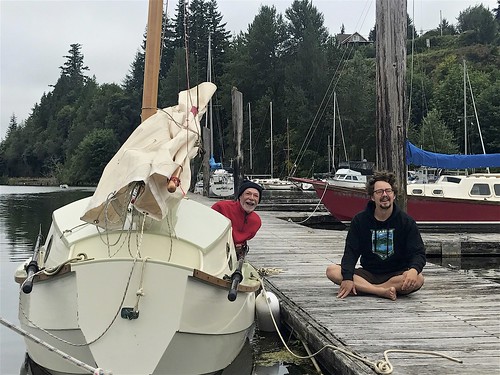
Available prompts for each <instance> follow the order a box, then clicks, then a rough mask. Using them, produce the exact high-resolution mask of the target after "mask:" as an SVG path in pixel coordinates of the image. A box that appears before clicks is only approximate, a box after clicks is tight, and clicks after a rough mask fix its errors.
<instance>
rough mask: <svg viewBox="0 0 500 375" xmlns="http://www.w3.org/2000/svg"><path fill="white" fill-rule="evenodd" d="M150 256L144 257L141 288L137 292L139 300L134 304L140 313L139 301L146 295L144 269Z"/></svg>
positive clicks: (135, 309)
mask: <svg viewBox="0 0 500 375" xmlns="http://www.w3.org/2000/svg"><path fill="white" fill-rule="evenodd" d="M148 259H149V257H145V258H143V259H142V267H141V281H140V283H139V289H137V292H135V295H136V296H137V302H136V303H135V306H134V312H136V313H139V301H140V300H141V297H144V295H145V294H144V287H143V285H144V269H145V268H146V262H147V261H148Z"/></svg>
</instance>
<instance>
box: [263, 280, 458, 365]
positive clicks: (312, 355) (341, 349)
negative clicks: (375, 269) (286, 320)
mask: <svg viewBox="0 0 500 375" xmlns="http://www.w3.org/2000/svg"><path fill="white" fill-rule="evenodd" d="M261 285H262V292H263V293H264V297H266V296H265V293H267V292H266V289H265V286H264V281H262V282H261ZM265 300H266V303H267V307H268V309H269V314H270V315H271V319H272V321H273V324H274V327H275V328H276V332H277V333H278V336H279V337H280V339H281V342H282V343H283V345H284V346H285V348H286V350H287V351H288V352H289V353H290V354H291V355H292V356H294V357H295V358H298V359H311V358H313V357H315V356H316V355H318V354H319V353H320V352H322V351H323V350H324V349H326V348H330V349H332V350H333V351H339V352H341V353H343V354H345V355H347V356H349V357H352V358H355V359H357V360H359V361H361V362H363V363H365V364H367V365H368V366H370V367H371V368H372V369H373V370H374V371H375V372H376V373H377V374H382V375H389V374H392V371H393V369H394V367H393V366H392V364H391V362H390V361H389V356H388V354H389V353H413V354H428V355H434V356H438V357H443V358H446V359H449V360H450V361H454V362H457V363H463V361H461V360H460V359H456V358H453V357H450V356H447V355H446V354H442V353H439V352H435V351H427V350H403V349H388V350H386V351H384V359H383V360H378V361H375V362H374V361H370V360H368V359H366V358H363V357H360V356H358V355H356V354H354V353H353V352H350V351H348V350H345V349H343V348H341V347H339V346H336V345H325V346H323V347H322V348H321V349H319V350H318V351H317V352H315V353H313V354H310V355H307V356H300V355H297V354H295V353H294V352H292V350H291V349H290V348H289V347H288V345H287V344H286V343H285V340H284V338H283V336H282V335H281V332H280V330H279V328H278V324H277V323H276V320H275V319H274V314H273V312H272V309H271V305H270V304H269V301H268V299H267V298H265Z"/></svg>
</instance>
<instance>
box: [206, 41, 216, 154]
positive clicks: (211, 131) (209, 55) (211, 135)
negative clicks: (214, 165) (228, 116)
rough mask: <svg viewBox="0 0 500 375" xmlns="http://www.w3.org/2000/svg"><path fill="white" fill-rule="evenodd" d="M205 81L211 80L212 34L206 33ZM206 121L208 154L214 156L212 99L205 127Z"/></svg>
mask: <svg viewBox="0 0 500 375" xmlns="http://www.w3.org/2000/svg"><path fill="white" fill-rule="evenodd" d="M207 81H208V82H212V34H210V33H209V34H208V65H207ZM207 121H209V125H210V154H211V156H214V128H213V115H212V99H210V101H209V102H208V116H206V117H205V127H208V126H207Z"/></svg>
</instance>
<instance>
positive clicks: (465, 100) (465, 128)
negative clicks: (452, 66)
mask: <svg viewBox="0 0 500 375" xmlns="http://www.w3.org/2000/svg"><path fill="white" fill-rule="evenodd" d="M463 64H464V155H467V83H466V79H465V75H466V71H467V70H466V69H467V68H466V66H465V59H464V60H463Z"/></svg>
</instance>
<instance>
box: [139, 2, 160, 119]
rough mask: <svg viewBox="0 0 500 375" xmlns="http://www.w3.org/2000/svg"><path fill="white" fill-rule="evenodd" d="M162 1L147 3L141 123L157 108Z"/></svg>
mask: <svg viewBox="0 0 500 375" xmlns="http://www.w3.org/2000/svg"><path fill="white" fill-rule="evenodd" d="M162 18H163V1H161V0H155V1H150V2H149V10H148V28H149V29H148V30H147V36H146V58H145V65H144V88H143V93H142V112H141V121H142V122H144V121H146V119H147V118H148V117H150V116H152V115H154V114H155V113H156V110H157V106H158V76H159V74H160V44H161V25H162Z"/></svg>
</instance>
